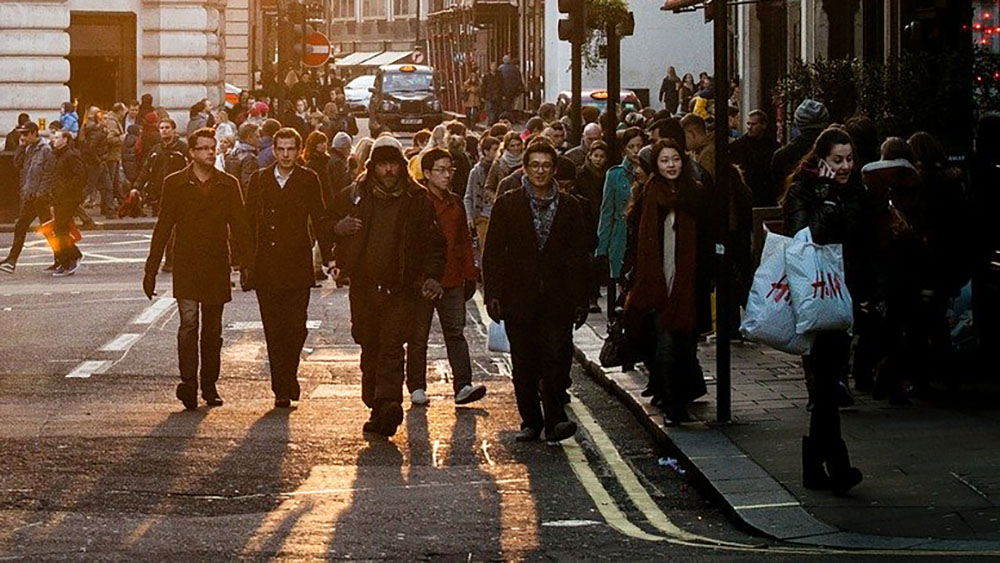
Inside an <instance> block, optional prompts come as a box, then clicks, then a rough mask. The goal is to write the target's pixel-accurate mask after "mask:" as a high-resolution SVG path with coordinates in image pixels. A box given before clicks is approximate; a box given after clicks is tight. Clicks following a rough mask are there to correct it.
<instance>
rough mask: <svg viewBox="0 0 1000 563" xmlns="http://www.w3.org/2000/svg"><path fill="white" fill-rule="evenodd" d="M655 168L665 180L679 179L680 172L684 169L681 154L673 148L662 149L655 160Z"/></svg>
mask: <svg viewBox="0 0 1000 563" xmlns="http://www.w3.org/2000/svg"><path fill="white" fill-rule="evenodd" d="M656 168H657V169H658V170H659V171H660V175H661V176H663V177H664V178H666V179H667V180H676V179H677V178H680V176H681V170H683V169H684V161H683V160H682V159H681V153H679V152H677V149H675V148H673V147H667V148H665V149H663V150H662V151H660V156H658V157H657V158H656Z"/></svg>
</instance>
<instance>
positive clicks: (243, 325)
mask: <svg viewBox="0 0 1000 563" xmlns="http://www.w3.org/2000/svg"><path fill="white" fill-rule="evenodd" d="M322 325H323V321H306V328H307V329H309V330H316V329H318V328H319V327H320V326H322ZM263 329H264V323H263V322H262V321H232V322H230V323H229V324H227V325H226V330H263Z"/></svg>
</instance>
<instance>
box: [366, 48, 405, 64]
mask: <svg viewBox="0 0 1000 563" xmlns="http://www.w3.org/2000/svg"><path fill="white" fill-rule="evenodd" d="M412 54H413V51H385V52H384V53H381V54H379V56H377V57H375V58H373V59H368V60H366V61H365V62H364V63H362V64H364V66H382V65H391V64H393V63H396V62H399V61H400V60H402V59H405V58H406V57H409V56H410V55H412Z"/></svg>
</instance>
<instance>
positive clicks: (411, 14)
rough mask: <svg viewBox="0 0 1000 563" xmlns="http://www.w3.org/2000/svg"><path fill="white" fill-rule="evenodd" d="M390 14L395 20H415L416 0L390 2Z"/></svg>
mask: <svg viewBox="0 0 1000 563" xmlns="http://www.w3.org/2000/svg"><path fill="white" fill-rule="evenodd" d="M392 13H393V14H395V15H396V18H397V19H405V18H415V17H416V16H417V0H392Z"/></svg>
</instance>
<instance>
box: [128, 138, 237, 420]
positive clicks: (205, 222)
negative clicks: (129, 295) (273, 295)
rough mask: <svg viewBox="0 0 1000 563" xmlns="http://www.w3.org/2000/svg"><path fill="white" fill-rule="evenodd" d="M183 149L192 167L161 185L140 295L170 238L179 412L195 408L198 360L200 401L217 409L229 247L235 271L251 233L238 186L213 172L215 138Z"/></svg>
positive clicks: (149, 290)
mask: <svg viewBox="0 0 1000 563" xmlns="http://www.w3.org/2000/svg"><path fill="white" fill-rule="evenodd" d="M188 143H189V144H190V147H191V149H190V151H189V154H190V156H191V164H190V165H188V166H187V167H185V168H184V169H183V170H181V171H180V172H177V173H174V174H171V175H170V176H168V177H167V179H166V180H164V182H163V200H162V205H161V206H160V215H159V217H158V218H157V220H156V227H155V228H154V229H153V240H152V242H151V243H150V245H149V257H148V258H147V259H146V274H145V276H144V277H143V279H142V290H143V292H145V294H146V297H148V298H150V299H152V298H153V295H155V294H154V291H155V289H156V271H157V268H158V267H159V265H160V260H161V259H162V258H163V252H164V250H166V247H167V244H168V239H170V238H171V237H172V236H173V238H175V243H174V245H173V246H174V255H175V257H176V260H175V264H174V265H175V266H176V271H175V272H174V280H173V282H174V287H173V294H174V297H175V298H177V311H178V313H179V314H180V327H179V328H178V329H177V364H178V367H179V368H180V372H181V383H180V384H179V385H177V398H178V399H180V401H181V402H182V403H184V408H186V409H188V410H194V409H196V408H198V381H199V365H198V364H199V359H200V360H201V366H200V367H201V370H200V376H201V377H200V380H201V396H202V398H203V399H204V400H205V402H206V403H207V404H208V405H209V406H220V405H222V398H221V397H220V396H219V392H218V390H217V389H216V382H217V381H218V379H219V368H220V365H221V358H220V354H221V351H222V309H223V307H224V306H225V304H226V303H228V302H229V301H230V299H232V294H231V290H230V282H229V272H230V267H229V264H230V259H229V243H230V240H232V242H233V246H234V248H235V249H236V251H237V255H238V256H239V259H240V263H241V264H247V265H249V264H251V262H250V261H251V260H252V259H253V258H252V256H247V254H248V252H247V251H248V250H249V249H250V244H249V243H250V231H249V228H248V226H247V219H246V215H245V212H244V210H243V199H242V197H241V196H240V186H239V182H237V180H236V178H233V177H232V176H230V175H229V174H226V173H224V172H220V171H219V170H217V169H216V168H215V143H216V141H215V131H214V130H213V129H209V128H207V127H204V128H201V129H198V130H196V131H194V132H193V133H191V135H190V136H189V137H188ZM171 233H173V235H171ZM230 233H232V236H230ZM199 313H200V315H199ZM199 316H200V323H199ZM199 324H200V325H201V334H200V335H199ZM199 348H200V350H199Z"/></svg>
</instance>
